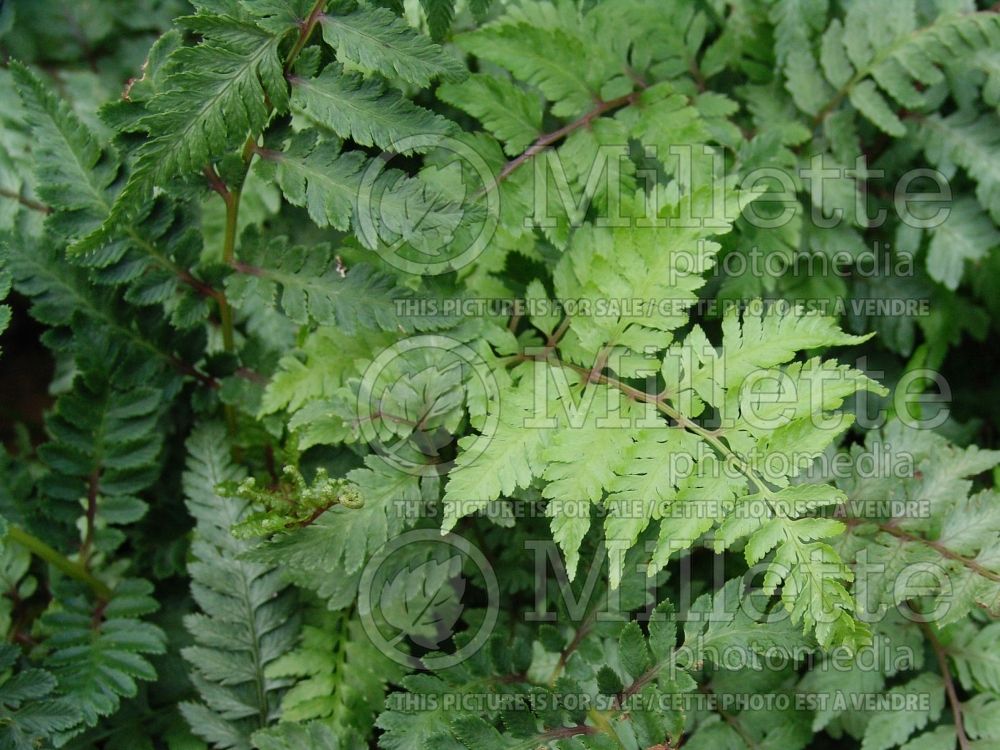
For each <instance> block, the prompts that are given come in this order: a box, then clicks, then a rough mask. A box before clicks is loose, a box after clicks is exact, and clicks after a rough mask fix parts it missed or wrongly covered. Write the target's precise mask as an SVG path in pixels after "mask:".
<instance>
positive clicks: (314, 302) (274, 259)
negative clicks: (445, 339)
mask: <svg viewBox="0 0 1000 750" xmlns="http://www.w3.org/2000/svg"><path fill="white" fill-rule="evenodd" d="M226 292H227V294H228V295H229V297H230V300H231V302H232V303H233V304H234V305H235V306H236V307H240V306H241V305H242V304H245V303H246V302H248V301H249V300H251V299H253V300H263V301H264V302H265V303H266V304H268V305H269V306H278V307H279V309H281V311H282V312H283V313H284V314H285V315H286V316H288V318H289V319H290V320H292V321H294V322H296V323H298V324H300V325H304V324H306V323H309V322H310V321H314V322H316V323H318V324H319V325H322V326H337V327H339V328H340V329H342V330H343V331H344V332H345V333H348V334H352V333H354V332H356V331H357V330H358V329H372V330H384V331H394V330H404V331H405V330H413V328H414V327H418V326H419V325H420V324H419V322H416V323H415V321H414V319H413V318H410V317H408V316H405V315H403V314H401V313H402V311H403V303H404V302H405V301H406V300H408V299H410V298H412V296H413V295H412V292H411V291H409V290H406V289H403V288H402V287H400V286H399V285H398V284H397V282H396V279H395V278H394V277H393V276H391V275H390V274H387V273H384V272H380V271H377V270H375V269H374V268H371V267H370V266H365V265H357V266H352V267H351V268H350V269H349V270H348V269H346V268H344V266H343V265H342V263H341V262H340V261H339V260H338V258H337V256H336V254H335V253H334V252H333V250H332V248H330V247H329V246H327V245H319V246H314V247H308V248H307V247H289V246H288V244H287V241H286V240H283V239H274V240H271V241H269V242H267V243H265V242H263V241H253V239H252V238H251V242H249V243H247V246H246V247H245V248H244V250H243V253H242V260H241V261H240V263H239V265H238V266H237V273H236V274H234V275H232V276H230V277H229V278H228V279H227V280H226ZM427 324H428V326H429V327H433V326H434V323H433V321H427Z"/></svg>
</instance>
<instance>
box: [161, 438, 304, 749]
mask: <svg viewBox="0 0 1000 750" xmlns="http://www.w3.org/2000/svg"><path fill="white" fill-rule="evenodd" d="M188 450H189V457H188V463H187V470H186V471H185V473H184V492H185V496H186V498H187V501H186V502H187V506H188V510H189V511H190V513H191V515H192V516H193V517H194V518H195V521H196V527H195V538H194V541H193V543H192V548H191V551H192V555H193V557H194V559H193V561H192V562H191V563H189V565H188V570H189V572H190V574H191V578H192V593H193V595H194V598H195V601H196V602H197V603H198V605H199V608H200V610H201V611H200V612H199V613H198V614H193V615H189V616H187V617H186V618H185V625H186V626H187V628H188V630H189V631H190V633H191V635H192V636H193V638H194V641H195V645H193V646H189V647H188V648H185V649H184V650H183V655H184V658H185V659H186V660H187V661H188V662H189V663H190V665H191V678H192V681H193V682H194V685H195V687H196V688H197V690H198V692H199V693H200V695H201V698H202V701H203V702H202V703H183V704H182V705H181V711H182V713H183V714H184V717H185V718H186V719H187V721H188V723H189V724H190V726H191V730H192V731H193V732H195V733H196V734H197V735H198V736H200V737H202V738H203V739H205V740H206V741H207V742H209V743H211V745H212V747H216V748H221V749H223V750H226V749H228V748H236V749H238V750H249V748H250V747H251V744H250V736H251V735H252V734H253V732H255V731H257V730H258V729H262V728H264V727H266V726H268V724H270V723H271V722H272V721H273V720H274V719H276V718H277V716H278V706H279V701H280V696H281V691H282V690H283V688H284V687H285V686H286V685H287V683H286V682H285V681H283V680H276V679H273V678H270V677H268V676H267V673H266V670H267V667H268V665H269V664H271V663H272V662H274V661H275V660H276V659H278V658H279V657H280V656H281V655H283V654H285V653H287V652H288V650H289V649H290V648H291V647H292V645H293V644H294V642H295V638H296V636H297V634H298V629H299V620H298V617H297V616H296V614H295V595H294V592H293V591H292V590H291V589H290V588H289V587H288V585H287V584H286V583H285V582H284V579H283V577H282V574H281V571H280V570H278V569H277V568H275V567H271V566H268V565H261V564H259V563H253V562H248V561H246V560H244V559H243V554H244V553H245V552H247V551H248V550H249V549H250V548H251V546H252V545H250V544H249V543H247V542H245V541H240V540H237V539H236V538H235V537H233V536H232V534H231V533H230V529H231V528H232V527H233V526H234V525H236V524H238V523H240V522H241V521H243V520H244V519H245V518H246V517H247V514H248V513H249V512H250V505H249V503H248V502H247V501H245V500H240V499H237V498H233V497H223V496H220V495H219V494H218V490H217V488H218V487H219V486H220V485H224V484H227V483H231V482H236V481H239V480H240V479H242V478H243V476H244V472H243V470H242V469H241V468H240V467H238V466H236V465H234V464H233V462H232V459H231V458H230V456H229V447H228V442H227V440H226V438H225V433H224V430H223V429H222V428H221V427H219V426H216V425H207V426H204V427H202V428H201V429H200V430H198V431H197V432H195V433H194V434H193V435H192V436H191V438H190V439H189V441H188Z"/></svg>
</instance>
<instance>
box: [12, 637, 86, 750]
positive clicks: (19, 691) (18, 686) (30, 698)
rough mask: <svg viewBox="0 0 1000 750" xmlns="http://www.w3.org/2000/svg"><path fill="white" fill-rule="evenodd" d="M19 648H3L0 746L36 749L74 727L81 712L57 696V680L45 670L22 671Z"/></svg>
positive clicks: (17, 749)
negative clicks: (19, 666)
mask: <svg viewBox="0 0 1000 750" xmlns="http://www.w3.org/2000/svg"><path fill="white" fill-rule="evenodd" d="M19 657H20V649H19V648H18V647H17V646H12V645H10V644H3V645H2V646H0V747H3V748H4V749H5V750H36V748H38V747H40V746H41V745H42V743H44V742H46V741H51V740H52V739H53V737H54V736H56V735H58V734H59V733H61V732H65V731H67V730H68V729H71V728H72V727H74V726H75V725H76V724H77V723H79V721H80V713H79V712H78V711H77V709H76V708H75V707H74V706H73V705H72V704H71V703H69V702H68V701H66V700H64V699H61V698H57V697H55V696H54V691H55V688H56V684H57V683H56V679H55V677H53V676H52V675H51V674H50V673H49V672H46V671H45V670H42V669H31V668H28V669H20V670H15V669H14V666H15V664H16V663H17V661H18V660H19Z"/></svg>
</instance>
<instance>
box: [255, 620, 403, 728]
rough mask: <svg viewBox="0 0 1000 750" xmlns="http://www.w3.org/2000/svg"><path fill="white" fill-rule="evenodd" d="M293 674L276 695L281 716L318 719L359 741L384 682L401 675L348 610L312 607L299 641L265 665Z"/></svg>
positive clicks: (278, 672)
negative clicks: (290, 682) (288, 685)
mask: <svg viewBox="0 0 1000 750" xmlns="http://www.w3.org/2000/svg"><path fill="white" fill-rule="evenodd" d="M268 672H269V673H270V674H272V675H273V676H275V677H278V678H291V679H294V680H295V681H296V682H295V685H294V686H293V687H291V688H290V689H289V690H288V692H287V693H285V696H284V698H283V699H282V701H281V717H282V720H283V721H290V722H309V721H313V720H319V721H321V722H322V723H323V724H325V725H327V726H329V727H330V728H331V730H332V731H333V733H334V734H335V735H337V737H339V738H340V739H341V741H342V742H346V741H348V740H349V739H351V738H352V737H357V738H359V740H360V741H362V742H363V741H364V739H365V738H366V737H367V735H368V733H369V732H370V730H371V727H372V726H373V724H374V721H375V717H376V715H377V714H378V713H379V712H380V711H381V709H382V707H383V706H384V704H385V693H386V688H387V685H389V684H393V683H397V682H398V681H399V679H400V678H401V677H402V675H403V670H402V669H401V668H400V666H399V665H398V664H396V663H395V662H394V661H392V660H391V659H389V658H388V657H386V656H385V654H383V653H382V652H381V651H379V649H378V648H377V647H376V646H375V645H374V644H372V642H371V640H370V639H369V638H368V636H367V635H366V634H365V633H364V631H363V629H362V627H361V623H360V621H358V620H357V619H355V618H352V617H351V616H350V614H349V613H348V612H336V613H334V612H329V611H325V610H320V609H316V610H313V611H312V612H311V616H310V615H307V618H306V624H305V625H304V626H303V628H302V638H301V641H300V643H299V645H298V646H297V647H296V648H295V649H294V650H293V651H291V652H289V653H288V654H285V655H284V656H282V657H281V658H280V659H278V660H277V661H275V662H274V663H273V664H271V665H270V667H268Z"/></svg>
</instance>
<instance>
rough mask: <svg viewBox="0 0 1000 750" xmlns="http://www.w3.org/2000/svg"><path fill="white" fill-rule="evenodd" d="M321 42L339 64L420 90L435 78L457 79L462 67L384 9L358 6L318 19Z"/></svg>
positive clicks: (461, 73) (463, 71)
mask: <svg viewBox="0 0 1000 750" xmlns="http://www.w3.org/2000/svg"><path fill="white" fill-rule="evenodd" d="M320 25H321V27H322V29H323V39H325V40H326V43H327V44H329V45H330V46H331V47H333V48H334V49H335V50H336V53H337V60H338V61H339V62H341V63H347V64H351V65H356V66H358V67H360V68H362V69H364V70H369V71H373V72H376V73H381V74H382V75H384V76H386V77H387V78H394V77H398V78H401V79H403V80H404V81H407V82H408V83H412V84H414V85H415V86H420V87H421V88H423V87H426V86H428V85H429V84H430V82H431V80H432V79H434V78H438V77H441V78H445V79H460V78H462V77H464V76H465V67H464V66H463V65H462V64H461V63H459V61H458V60H456V59H455V58H454V57H452V56H451V55H450V54H449V53H447V52H445V51H444V50H443V49H442V48H441V46H440V45H437V44H435V43H433V42H431V41H430V40H429V39H427V38H426V37H422V36H421V35H420V34H418V33H417V32H416V31H414V30H413V29H411V28H410V27H409V26H407V25H406V23H405V22H404V21H402V20H401V19H399V18H397V17H396V16H395V15H394V14H393V13H392V11H390V10H387V9H385V8H376V7H361V8H358V9H357V10H355V11H353V12H351V13H347V14H344V15H333V14H329V13H328V14H325V15H324V16H323V17H322V18H321V19H320Z"/></svg>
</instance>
